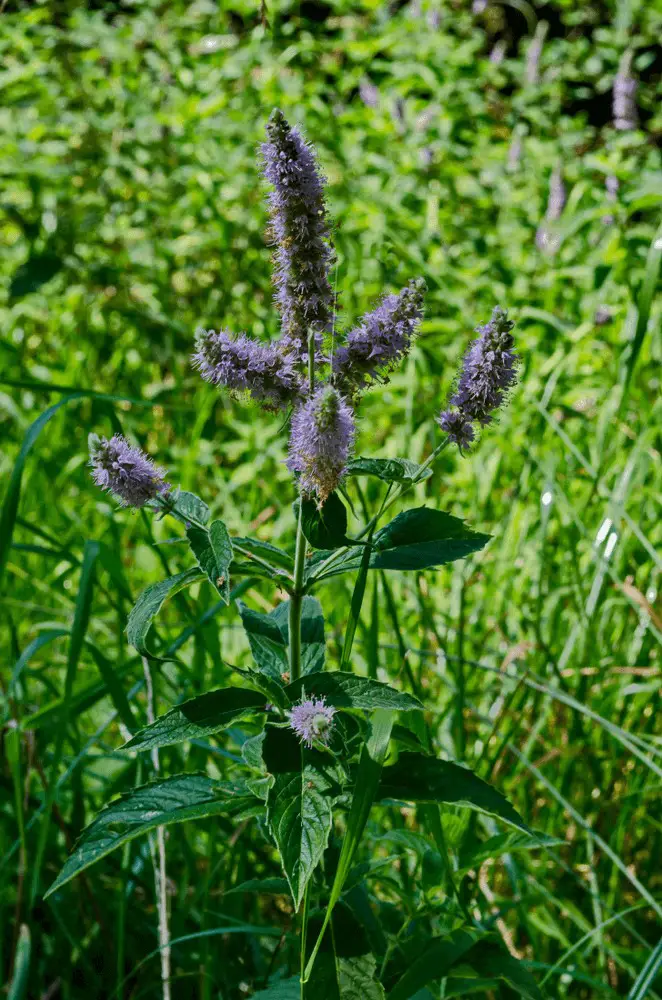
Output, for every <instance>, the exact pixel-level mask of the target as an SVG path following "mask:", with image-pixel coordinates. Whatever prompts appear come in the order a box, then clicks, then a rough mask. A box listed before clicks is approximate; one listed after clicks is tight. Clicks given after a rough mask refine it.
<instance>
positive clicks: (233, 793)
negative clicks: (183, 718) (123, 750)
mask: <svg viewBox="0 0 662 1000" xmlns="http://www.w3.org/2000/svg"><path fill="white" fill-rule="evenodd" d="M247 798H249V795H248V790H247V789H246V787H245V785H244V784H243V783H241V782H216V781H213V780H212V779H211V778H208V777H207V776H206V775H203V774H177V775H174V776H173V777H171V778H164V779H163V780H162V781H153V782H150V783H149V784H147V785H142V786H140V787H139V788H134V789H133V790H132V791H130V792H128V793H127V794H126V795H123V796H122V797H121V798H119V799H117V800H116V801H115V802H111V803H110V805H108V806H106V808H105V809H104V810H103V811H102V812H100V813H99V815H98V816H97V818H96V819H95V820H94V821H93V822H92V823H91V824H90V825H89V826H88V827H87V828H86V829H85V830H84V831H83V833H82V835H81V837H80V839H79V840H78V843H77V844H76V846H75V848H74V851H73V853H72V854H71V856H70V857H69V858H68V859H67V861H66V863H65V865H64V868H63V869H62V871H61V872H60V874H59V875H58V877H57V878H56V880H55V882H54V883H53V885H52V886H51V887H50V889H49V890H48V892H47V893H46V896H49V895H50V894H51V893H53V892H55V891H56V890H57V889H59V888H60V887H61V886H63V885H65V884H66V883H67V882H69V881H70V880H71V879H72V878H75V876H76V875H78V874H79V873H80V872H82V871H83V870H84V869H85V868H89V867H90V865H93V864H94V863H95V862H96V861H99V860H100V859H101V858H105V857H106V855H107V854H110V853H111V851H114V850H116V849H117V848H118V847H121V846H122V845H123V844H126V843H127V841H129V840H133V839H134V838H135V837H140V836H141V835H142V834H144V833H149V831H150V830H153V829H154V828H155V827H157V826H169V825H170V824H171V823H183V822H184V821H185V820H189V819H204V818H205V817H207V816H218V815H220V814H221V813H224V812H228V811H229V810H232V809H234V808H237V807H239V806H240V805H241V804H242V803H245V802H246V801H247Z"/></svg>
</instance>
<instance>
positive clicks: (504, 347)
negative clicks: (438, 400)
mask: <svg viewBox="0 0 662 1000" xmlns="http://www.w3.org/2000/svg"><path fill="white" fill-rule="evenodd" d="M514 325H515V324H514V323H513V322H512V321H511V320H509V319H508V312H507V311H506V310H505V309H502V308H501V307H500V306H496V307H495V308H494V310H493V312H492V319H491V320H490V322H489V323H486V324H485V325H484V326H478V327H476V332H477V333H478V334H479V335H480V336H479V337H478V338H477V339H476V340H474V341H473V343H472V344H471V346H470V347H469V350H468V351H467V353H466V354H465V356H464V361H463V364H462V370H461V372H460V377H459V379H458V382H457V388H456V389H455V392H454V393H453V395H452V396H451V398H450V400H449V402H450V404H451V407H454V409H447V410H444V411H443V412H442V413H441V414H440V416H439V417H438V418H437V422H438V423H439V425H440V426H441V427H442V429H443V430H445V431H446V433H447V434H448V436H449V437H450V439H451V441H454V442H455V443H456V444H458V445H459V446H460V448H467V447H469V445H470V444H471V442H472V440H473V436H474V434H473V427H472V426H471V425H472V424H473V423H476V422H477V423H479V424H483V425H485V424H489V423H490V421H491V420H492V416H493V413H494V411H495V410H497V409H498V408H499V407H500V406H501V405H502V404H503V403H504V401H505V398H506V395H507V393H508V390H509V389H511V388H512V387H513V385H514V384H515V382H516V380H517V367H518V363H519V359H518V357H517V354H516V353H515V351H514V350H513V346H514V343H515V341H514V338H513V336H512V333H511V330H512V329H513V326H514Z"/></svg>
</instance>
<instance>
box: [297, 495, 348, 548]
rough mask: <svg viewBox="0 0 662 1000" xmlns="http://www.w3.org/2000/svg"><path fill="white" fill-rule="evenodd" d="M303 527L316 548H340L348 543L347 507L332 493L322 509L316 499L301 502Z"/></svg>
mask: <svg viewBox="0 0 662 1000" xmlns="http://www.w3.org/2000/svg"><path fill="white" fill-rule="evenodd" d="M301 529H302V531H303V533H304V535H305V536H306V538H307V540H308V541H309V542H310V544H311V545H312V546H313V548H314V549H339V548H341V547H342V546H343V545H347V543H348V538H347V508H346V507H345V505H344V503H343V502H342V500H341V499H340V497H339V496H338V494H337V493H331V494H330V495H329V496H328V497H327V499H326V501H325V502H324V505H323V506H322V508H321V510H318V509H317V504H316V503H315V501H314V500H303V501H302V502H301Z"/></svg>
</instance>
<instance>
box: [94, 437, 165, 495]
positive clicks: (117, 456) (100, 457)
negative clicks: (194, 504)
mask: <svg viewBox="0 0 662 1000" xmlns="http://www.w3.org/2000/svg"><path fill="white" fill-rule="evenodd" d="M88 445H89V449H90V466H91V468H92V478H93V479H94V481H95V483H96V484H97V486H100V487H101V488H102V489H104V490H108V491H109V493H112V495H113V496H114V497H115V499H116V500H117V501H118V503H120V504H121V505H122V507H143V506H144V505H145V504H146V503H147V502H148V501H149V500H155V499H156V498H157V497H158V496H159V495H160V494H163V493H167V492H168V490H169V489H170V484H169V483H166V482H165V481H164V478H163V477H164V476H165V475H166V473H165V470H164V469H160V468H158V467H157V466H156V465H154V463H153V462H152V460H151V459H150V458H148V456H147V455H145V453H144V452H142V451H141V450H140V448H132V447H131V445H130V444H129V443H128V441H126V440H125V438H123V437H122V435H121V434H115V435H114V436H113V437H112V438H111V439H110V440H108V439H107V438H103V437H99V436H98V435H97V434H90V436H89V438H88Z"/></svg>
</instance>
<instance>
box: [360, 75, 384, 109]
mask: <svg viewBox="0 0 662 1000" xmlns="http://www.w3.org/2000/svg"><path fill="white" fill-rule="evenodd" d="M359 97H360V98H361V100H362V101H363V103H364V104H365V106H366V108H378V107H379V105H380V103H381V97H380V94H379V87H377V86H376V85H375V84H374V83H373V82H372V80H371V79H370V77H369V76H364V77H362V78H361V80H360V81H359Z"/></svg>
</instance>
